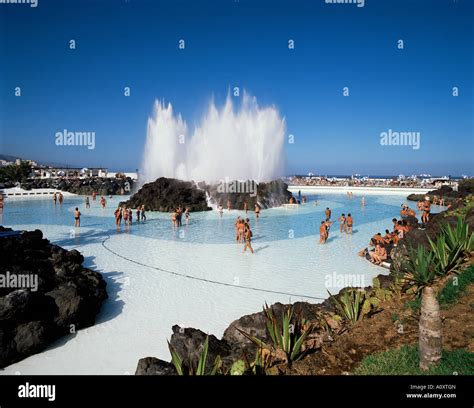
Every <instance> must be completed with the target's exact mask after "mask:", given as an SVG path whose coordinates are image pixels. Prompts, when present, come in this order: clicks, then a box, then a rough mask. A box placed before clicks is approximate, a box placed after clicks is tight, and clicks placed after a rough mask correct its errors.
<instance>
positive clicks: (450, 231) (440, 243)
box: [428, 217, 474, 276]
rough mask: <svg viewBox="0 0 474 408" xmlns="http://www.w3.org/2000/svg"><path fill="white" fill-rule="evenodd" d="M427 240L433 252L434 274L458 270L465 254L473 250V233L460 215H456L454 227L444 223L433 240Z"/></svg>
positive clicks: (442, 274) (444, 273)
mask: <svg viewBox="0 0 474 408" xmlns="http://www.w3.org/2000/svg"><path fill="white" fill-rule="evenodd" d="M428 240H429V243H430V246H431V250H432V252H433V254H434V260H435V271H436V274H437V275H441V276H444V275H446V274H448V273H450V272H454V273H457V272H459V266H460V265H461V263H462V262H463V261H464V258H465V256H466V255H468V254H469V253H470V252H471V251H473V250H474V233H469V224H467V223H466V221H465V219H464V218H461V217H458V221H457V224H456V227H454V228H453V227H451V226H450V225H449V224H445V225H443V226H442V227H441V232H440V235H439V236H438V237H437V238H436V240H435V241H433V240H432V239H430V238H428Z"/></svg>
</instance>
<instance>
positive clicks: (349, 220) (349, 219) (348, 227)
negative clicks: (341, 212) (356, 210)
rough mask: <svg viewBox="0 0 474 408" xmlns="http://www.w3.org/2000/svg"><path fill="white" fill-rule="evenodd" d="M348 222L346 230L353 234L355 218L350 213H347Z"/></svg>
mask: <svg viewBox="0 0 474 408" xmlns="http://www.w3.org/2000/svg"><path fill="white" fill-rule="evenodd" d="M346 224H347V230H346V232H347V233H348V234H351V235H352V226H353V224H354V220H353V219H352V215H351V214H350V213H349V214H347V219H346Z"/></svg>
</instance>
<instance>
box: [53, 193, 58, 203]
mask: <svg viewBox="0 0 474 408" xmlns="http://www.w3.org/2000/svg"><path fill="white" fill-rule="evenodd" d="M57 200H58V196H57V195H56V193H54V194H53V201H54V205H56V201H57Z"/></svg>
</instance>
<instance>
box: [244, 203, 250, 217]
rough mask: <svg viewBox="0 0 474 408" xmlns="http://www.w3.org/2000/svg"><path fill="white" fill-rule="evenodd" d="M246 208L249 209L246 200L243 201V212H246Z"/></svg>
mask: <svg viewBox="0 0 474 408" xmlns="http://www.w3.org/2000/svg"><path fill="white" fill-rule="evenodd" d="M248 210H249V206H248V204H247V201H244V211H245V214H247V212H248Z"/></svg>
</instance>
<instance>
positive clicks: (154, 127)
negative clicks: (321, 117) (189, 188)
mask: <svg viewBox="0 0 474 408" xmlns="http://www.w3.org/2000/svg"><path fill="white" fill-rule="evenodd" d="M284 139H285V120H284V119H283V118H281V117H280V114H279V112H278V110H277V109H276V108H275V107H273V106H272V107H259V105H258V104H257V100H256V98H255V97H252V96H250V95H248V94H247V93H246V92H244V95H243V97H242V103H241V105H240V106H238V107H237V108H234V106H233V103H232V99H231V97H230V95H228V96H227V99H226V102H225V104H224V106H223V107H222V108H221V109H218V108H217V107H216V105H215V104H214V102H213V101H212V102H211V103H210V104H209V109H208V111H207V112H206V114H205V115H204V116H203V118H202V119H201V122H200V124H199V125H198V126H197V127H196V128H195V129H194V131H193V132H192V134H190V132H189V131H188V127H187V125H186V123H185V122H184V121H183V119H182V118H181V115H177V116H175V115H174V114H173V108H172V106H171V104H170V103H168V105H167V106H165V104H164V103H161V102H160V101H156V102H155V107H154V115H153V117H150V118H149V119H148V131H147V140H146V144H145V151H144V158H143V167H142V168H143V173H144V179H145V180H144V181H146V182H148V181H153V180H155V179H156V178H158V177H172V178H178V179H181V180H194V181H197V182H198V181H206V182H209V183H213V182H218V181H219V180H224V179H225V178H228V179H230V180H256V181H257V182H260V181H270V180H273V179H276V178H278V177H280V176H282V175H283V171H284V167H285V156H284Z"/></svg>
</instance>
